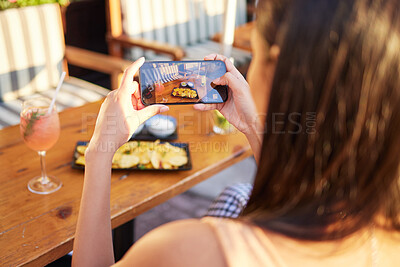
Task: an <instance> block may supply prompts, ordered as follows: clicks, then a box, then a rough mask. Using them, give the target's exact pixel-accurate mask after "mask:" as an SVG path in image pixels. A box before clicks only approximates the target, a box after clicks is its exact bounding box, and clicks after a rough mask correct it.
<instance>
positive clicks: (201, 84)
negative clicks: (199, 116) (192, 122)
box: [140, 61, 226, 103]
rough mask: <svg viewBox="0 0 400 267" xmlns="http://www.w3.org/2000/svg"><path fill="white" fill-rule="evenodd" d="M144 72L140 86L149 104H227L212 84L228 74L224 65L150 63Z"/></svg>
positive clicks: (216, 63) (146, 65) (209, 62)
mask: <svg viewBox="0 0 400 267" xmlns="http://www.w3.org/2000/svg"><path fill="white" fill-rule="evenodd" d="M140 72H141V73H140V83H141V85H140V86H141V89H142V90H143V92H142V95H143V97H144V98H145V99H146V102H150V103H222V102H223V99H222V97H221V95H220V94H219V93H218V91H217V90H216V89H214V87H215V85H214V84H213V83H212V81H213V80H215V79H216V78H219V77H221V76H223V75H224V74H225V72H226V69H225V65H224V63H223V62H221V61H200V62H173V61H171V62H157V63H156V62H146V63H144V64H143V66H142V67H141V69H140Z"/></svg>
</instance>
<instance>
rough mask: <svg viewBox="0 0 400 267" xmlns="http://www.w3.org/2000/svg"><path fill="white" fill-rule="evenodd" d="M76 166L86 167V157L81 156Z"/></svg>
mask: <svg viewBox="0 0 400 267" xmlns="http://www.w3.org/2000/svg"><path fill="white" fill-rule="evenodd" d="M75 163H76V164H79V165H85V156H83V155H81V156H79V157H78V158H77V159H76V160H75Z"/></svg>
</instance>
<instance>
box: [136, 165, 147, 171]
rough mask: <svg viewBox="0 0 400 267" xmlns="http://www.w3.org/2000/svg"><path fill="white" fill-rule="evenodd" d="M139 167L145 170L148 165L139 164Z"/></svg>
mask: <svg viewBox="0 0 400 267" xmlns="http://www.w3.org/2000/svg"><path fill="white" fill-rule="evenodd" d="M138 169H139V170H145V169H146V167H145V166H144V165H141V164H139V165H138Z"/></svg>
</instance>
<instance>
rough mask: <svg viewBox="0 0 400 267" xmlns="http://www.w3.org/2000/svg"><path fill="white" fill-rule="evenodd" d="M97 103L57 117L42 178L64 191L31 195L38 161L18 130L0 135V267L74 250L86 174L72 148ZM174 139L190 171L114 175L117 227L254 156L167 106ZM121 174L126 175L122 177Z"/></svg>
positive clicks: (87, 131) (198, 117) (232, 138)
mask: <svg viewBox="0 0 400 267" xmlns="http://www.w3.org/2000/svg"><path fill="white" fill-rule="evenodd" d="M100 103H101V102H96V103H92V104H88V105H86V106H82V107H78V108H72V109H68V110H65V111H63V112H61V113H60V121H61V135H60V139H59V140H58V142H57V144H56V145H55V146H54V147H53V148H52V149H50V150H49V151H48V154H47V156H46V163H47V164H46V165H47V172H48V174H49V175H55V176H57V177H58V178H60V179H61V181H62V182H63V186H62V188H61V189H60V190H58V191H57V192H55V193H53V194H50V195H37V194H33V193H31V192H30V191H28V189H27V183H28V181H29V180H30V179H31V178H33V177H34V176H37V175H39V173H40V162H39V156H38V155H37V153H36V152H34V151H32V150H30V149H29V148H28V147H27V146H26V145H25V144H24V142H23V141H22V138H21V137H20V134H19V126H13V127H9V128H6V129H3V130H1V131H0V165H1V169H0V184H1V187H0V265H2V266H18V265H34V266H38V265H45V264H47V263H49V262H52V261H54V260H55V259H57V258H59V257H61V256H63V255H65V254H66V253H68V252H69V251H70V250H71V249H72V244H73V240H74V234H75V226H76V221H77V216H78V209H79V204H80V198H81V192H82V185H83V177H84V176H83V171H81V170H75V169H72V168H71V162H72V158H73V151H74V147H75V144H76V142H77V141H86V140H89V139H90V137H91V134H92V132H93V129H94V124H95V121H96V117H97V112H98V110H99V107H100ZM167 114H169V115H172V116H174V117H176V118H177V120H178V127H179V130H178V133H179V139H178V140H177V142H187V143H189V145H190V153H191V158H192V161H193V169H192V170H190V171H180V172H151V171H150V172H149V171H146V172H141V171H132V172H127V171H113V174H112V178H111V179H112V181H111V219H112V227H113V228H115V227H117V226H119V225H121V224H123V223H125V222H127V221H129V220H131V219H133V218H134V217H136V216H138V215H139V214H141V213H143V212H145V211H147V210H149V209H151V208H153V207H155V206H156V205H158V204H160V203H163V202H165V201H166V200H168V199H170V198H172V197H173V196H175V195H178V194H180V193H182V192H184V191H186V190H187V189H189V188H190V187H192V186H194V185H195V184H197V183H198V182H201V181H203V180H205V179H207V178H209V177H210V176H211V175H213V174H215V173H217V172H219V171H221V170H222V169H224V168H226V167H228V166H230V165H232V164H234V163H236V162H238V161H240V160H242V159H244V158H246V157H248V156H250V155H251V151H250V147H249V145H248V143H247V140H246V138H245V136H244V135H243V134H241V133H238V132H236V133H234V134H230V135H226V136H223V135H215V134H213V133H212V131H211V129H212V122H211V114H210V112H198V111H194V110H193V108H192V107H191V106H172V107H171V108H170V111H169V112H168V113H167ZM124 175H127V177H126V178H122V179H121V177H124Z"/></svg>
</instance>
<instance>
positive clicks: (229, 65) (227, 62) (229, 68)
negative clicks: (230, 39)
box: [214, 54, 243, 78]
mask: <svg viewBox="0 0 400 267" xmlns="http://www.w3.org/2000/svg"><path fill="white" fill-rule="evenodd" d="M214 60H221V61H223V62H224V63H225V66H226V70H227V71H228V72H232V74H233V75H235V76H236V77H237V78H240V77H243V76H242V74H241V73H240V71H238V70H237V68H236V67H235V65H233V63H232V61H230V59H229V58H227V57H226V56H223V55H218V54H217V55H216V57H215V59H214Z"/></svg>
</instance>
